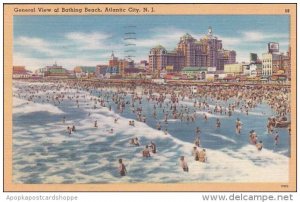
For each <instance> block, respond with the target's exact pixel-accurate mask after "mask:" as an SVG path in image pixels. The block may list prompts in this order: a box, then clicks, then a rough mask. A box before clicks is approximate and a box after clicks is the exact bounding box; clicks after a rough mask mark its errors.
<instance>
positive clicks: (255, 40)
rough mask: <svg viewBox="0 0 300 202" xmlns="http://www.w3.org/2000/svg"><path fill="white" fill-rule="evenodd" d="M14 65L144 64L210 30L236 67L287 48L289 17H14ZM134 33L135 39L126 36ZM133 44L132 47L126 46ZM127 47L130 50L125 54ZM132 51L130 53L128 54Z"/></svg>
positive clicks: (32, 68)
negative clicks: (270, 49) (271, 48)
mask: <svg viewBox="0 0 300 202" xmlns="http://www.w3.org/2000/svg"><path fill="white" fill-rule="evenodd" d="M13 20H14V27H13V29H14V30H13V33H14V39H13V64H14V65H24V66H26V68H27V69H29V70H35V69H38V68H42V67H45V66H47V65H52V64H54V63H55V62H57V64H58V65H62V66H63V67H65V68H67V69H73V68H74V67H75V66H96V65H98V64H108V60H109V57H110V55H111V53H112V51H114V54H115V56H116V57H119V58H124V57H125V56H126V55H128V53H130V55H132V56H134V57H133V59H134V60H135V62H138V61H140V60H148V53H149V51H150V49H151V48H152V47H154V46H156V45H162V46H164V47H165V48H166V49H167V50H173V49H174V48H176V46H177V43H178V42H179V39H180V37H181V36H182V35H184V34H185V33H189V34H191V35H192V36H193V37H194V38H196V39H197V40H199V39H200V38H202V37H203V36H204V35H205V34H207V31H208V27H209V26H211V27H212V29H213V34H214V35H215V36H217V37H218V38H219V39H221V40H222V42H223V48H224V49H228V50H235V51H236V53H237V61H238V62H242V61H245V62H249V54H250V53H251V52H254V53H258V56H259V57H260V58H261V57H262V53H264V52H267V43H268V42H278V43H279V49H280V52H286V51H287V50H288V46H289V16H288V15H164V16H162V15H159V16H158V15H155V16H149V15H148V16H113V15H112V16H107V15H106V16H14V19H13ZM130 32H134V33H136V34H127V35H126V34H125V33H130ZM128 36H132V37H133V38H136V39H135V40H124V38H126V37H127V38H128ZM128 43H134V44H136V45H135V46H125V44H128ZM129 47H131V48H129ZM128 51H131V52H128Z"/></svg>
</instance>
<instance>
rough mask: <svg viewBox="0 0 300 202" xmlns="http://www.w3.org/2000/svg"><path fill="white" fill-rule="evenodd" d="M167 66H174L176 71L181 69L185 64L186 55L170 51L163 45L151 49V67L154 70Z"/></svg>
mask: <svg viewBox="0 0 300 202" xmlns="http://www.w3.org/2000/svg"><path fill="white" fill-rule="evenodd" d="M166 66H173V69H174V71H179V70H180V69H181V67H183V66H184V57H183V54H182V53H181V52H177V51H172V52H168V51H167V50H166V49H165V48H164V47H163V46H161V45H158V46H156V47H154V48H152V49H151V50H150V54H149V68H151V70H152V71H153V72H154V71H156V70H158V71H160V70H162V69H164V68H165V67H166Z"/></svg>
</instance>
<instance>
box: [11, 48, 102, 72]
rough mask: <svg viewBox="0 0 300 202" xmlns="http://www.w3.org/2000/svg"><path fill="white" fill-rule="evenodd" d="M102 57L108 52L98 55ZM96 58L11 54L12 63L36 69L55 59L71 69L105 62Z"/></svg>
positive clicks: (59, 63)
mask: <svg viewBox="0 0 300 202" xmlns="http://www.w3.org/2000/svg"><path fill="white" fill-rule="evenodd" d="M100 56H101V57H102V58H106V57H108V54H103V55H100ZM101 57H100V58H101ZM100 58H99V59H97V58H92V57H85V56H82V57H79V56H78V57H64V58H55V59H54V58H35V57H32V56H28V55H25V54H23V53H22V52H15V53H14V55H13V65H14V66H17V65H24V66H26V69H28V70H36V69H39V68H42V67H45V66H47V65H51V64H54V62H55V61H56V62H57V64H58V65H62V66H63V67H64V68H66V69H70V70H71V69H73V68H74V67H76V66H80V65H82V66H96V65H98V64H107V60H106V59H102V60H101V59H100Z"/></svg>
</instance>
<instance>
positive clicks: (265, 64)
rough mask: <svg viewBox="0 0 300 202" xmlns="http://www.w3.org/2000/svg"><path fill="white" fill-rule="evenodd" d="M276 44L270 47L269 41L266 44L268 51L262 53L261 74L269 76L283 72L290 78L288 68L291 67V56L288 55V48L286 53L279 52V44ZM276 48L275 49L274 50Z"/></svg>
mask: <svg viewBox="0 0 300 202" xmlns="http://www.w3.org/2000/svg"><path fill="white" fill-rule="evenodd" d="M272 44H276V46H275V47H272V46H271V45H270V43H269V44H268V53H263V54H262V75H263V76H266V77H269V76H272V75H273V74H285V75H286V76H287V77H288V78H290V69H291V57H290V48H289V50H288V51H287V53H286V54H283V53H279V49H278V47H279V44H278V43H274V42H272ZM270 46H271V48H273V49H272V50H273V51H270ZM274 50H276V51H274Z"/></svg>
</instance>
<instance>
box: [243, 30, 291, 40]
mask: <svg viewBox="0 0 300 202" xmlns="http://www.w3.org/2000/svg"><path fill="white" fill-rule="evenodd" d="M242 35H243V37H242V39H243V40H244V41H248V42H260V41H268V40H278V39H288V38H289V36H288V34H277V33H265V32H253V31H247V32H242Z"/></svg>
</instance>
